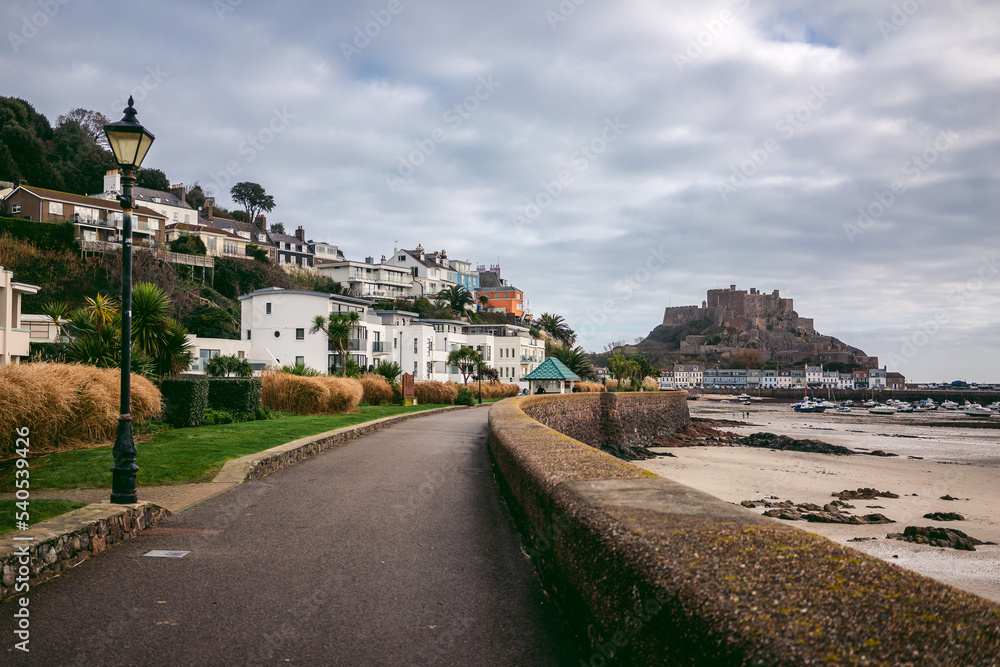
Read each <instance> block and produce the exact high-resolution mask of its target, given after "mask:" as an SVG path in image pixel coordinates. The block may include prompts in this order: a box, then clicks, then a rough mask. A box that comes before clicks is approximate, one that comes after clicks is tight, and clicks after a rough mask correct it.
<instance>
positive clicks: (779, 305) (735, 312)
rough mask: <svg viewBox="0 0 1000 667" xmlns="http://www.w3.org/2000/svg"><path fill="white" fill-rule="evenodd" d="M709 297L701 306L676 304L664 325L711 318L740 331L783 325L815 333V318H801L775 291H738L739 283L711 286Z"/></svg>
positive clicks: (719, 323)
mask: <svg viewBox="0 0 1000 667" xmlns="http://www.w3.org/2000/svg"><path fill="white" fill-rule="evenodd" d="M707 296H708V298H707V299H706V300H705V301H702V302H701V307H700V308H699V307H698V306H676V307H674V308H667V309H666V311H665V312H664V313H663V325H664V326H668V327H669V326H681V325H684V324H688V323H690V322H697V321H699V320H711V321H713V322H715V323H716V324H717V325H719V326H725V327H729V328H731V329H736V330H738V331H748V330H750V329H761V328H766V327H767V325H771V326H772V327H773V326H775V325H778V324H779V323H780V324H781V325H782V327H781V328H783V329H790V330H796V331H798V332H799V333H802V334H809V333H814V329H813V321H812V319H811V318H807V317H799V315H798V313H796V312H795V308H794V306H793V304H792V300H791V299H783V298H781V295H780V294H779V293H778V290H774V291H773V292H771V293H770V294H764V293H763V292H761V291H760V290H758V289H756V288H753V287H751V288H750V291H749V292H747V291H746V290H738V289H736V285H730V286H729V289H710V290H708V295H707Z"/></svg>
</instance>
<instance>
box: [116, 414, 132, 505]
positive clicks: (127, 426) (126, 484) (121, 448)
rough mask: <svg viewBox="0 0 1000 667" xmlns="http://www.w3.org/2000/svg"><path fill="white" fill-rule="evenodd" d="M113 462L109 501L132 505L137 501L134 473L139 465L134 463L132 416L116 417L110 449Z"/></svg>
mask: <svg viewBox="0 0 1000 667" xmlns="http://www.w3.org/2000/svg"><path fill="white" fill-rule="evenodd" d="M111 454H112V455H113V456H114V459H115V464H114V465H113V466H111V502H113V503H115V504H117V505H132V504H134V503H136V502H138V498H137V496H136V491H135V474H136V473H137V472H139V466H137V465H136V464H135V455H136V449H135V439H134V438H133V437H132V417H131V416H130V415H122V416H121V417H119V418H118V434H117V436H116V437H115V446H114V447H113V448H112V450H111Z"/></svg>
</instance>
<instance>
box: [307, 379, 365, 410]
mask: <svg viewBox="0 0 1000 667" xmlns="http://www.w3.org/2000/svg"><path fill="white" fill-rule="evenodd" d="M318 379H319V380H321V381H322V382H323V383H324V384H325V385H326V386H327V388H328V389H329V391H330V394H329V398H327V402H326V410H325V412H327V413H328V414H341V413H344V412H357V410H358V406H359V405H360V404H361V399H362V397H364V394H365V390H364V387H363V386H362V385H361V381H360V380H357V379H355V378H343V377H336V376H334V375H330V376H326V377H321V378H318Z"/></svg>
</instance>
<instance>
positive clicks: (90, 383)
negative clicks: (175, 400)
mask: <svg viewBox="0 0 1000 667" xmlns="http://www.w3.org/2000/svg"><path fill="white" fill-rule="evenodd" d="M120 379H121V375H120V373H119V371H118V370H117V369H111V368H97V367H95V366H85V365H82V364H56V363H50V362H42V363H32V364H7V365H4V366H0V456H2V457H3V458H9V457H11V456H13V450H14V444H15V442H16V440H15V438H14V430H15V429H17V428H23V427H25V426H27V427H28V428H29V429H30V441H31V452H32V453H33V454H40V453H45V452H52V451H58V450H67V449H78V448H80V447H86V446H89V445H98V444H106V443H107V442H108V441H109V440H112V439H113V438H114V437H115V433H116V432H117V429H118V408H119V398H120V389H119V388H120ZM131 396H132V413H131V414H132V419H133V420H134V421H144V420H148V419H152V418H154V417H158V416H160V414H161V413H162V411H163V408H162V405H161V400H160V391H159V390H158V389H157V388H156V387H155V386H154V385H153V383H152V382H150V381H149V380H147V379H146V378H144V377H142V376H139V375H134V374H133V375H132V390H131Z"/></svg>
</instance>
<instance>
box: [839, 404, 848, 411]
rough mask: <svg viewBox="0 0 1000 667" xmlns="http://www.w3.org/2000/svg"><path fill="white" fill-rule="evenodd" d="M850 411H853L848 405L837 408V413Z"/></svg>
mask: <svg viewBox="0 0 1000 667" xmlns="http://www.w3.org/2000/svg"><path fill="white" fill-rule="evenodd" d="M850 411H851V408H849V407H848V406H846V405H842V406H840V407H839V408H837V412H850Z"/></svg>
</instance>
